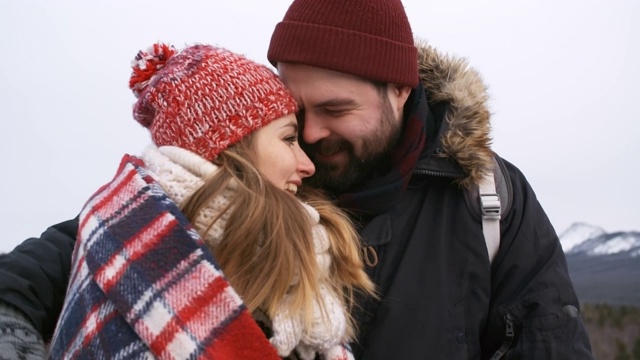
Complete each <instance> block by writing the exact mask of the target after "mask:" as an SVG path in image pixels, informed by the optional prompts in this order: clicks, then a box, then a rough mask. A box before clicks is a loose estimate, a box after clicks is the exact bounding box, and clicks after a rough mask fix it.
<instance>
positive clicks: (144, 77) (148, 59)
mask: <svg viewBox="0 0 640 360" xmlns="http://www.w3.org/2000/svg"><path fill="white" fill-rule="evenodd" d="M176 52H177V50H176V48H175V47H173V46H172V45H167V44H163V43H156V44H153V46H151V47H149V49H147V51H143V50H140V51H138V54H137V55H136V57H135V58H134V59H133V60H132V61H131V67H132V68H133V72H132V73H131V78H130V79H129V88H130V89H131V90H132V91H133V94H134V95H135V96H136V98H137V97H138V96H140V93H141V92H142V91H143V90H144V89H145V88H146V87H147V84H149V81H150V80H151V78H152V77H153V76H154V75H155V74H156V73H157V72H158V70H160V69H162V67H163V66H164V64H165V63H166V62H167V60H169V59H170V58H171V57H172V56H173V55H175V53H176Z"/></svg>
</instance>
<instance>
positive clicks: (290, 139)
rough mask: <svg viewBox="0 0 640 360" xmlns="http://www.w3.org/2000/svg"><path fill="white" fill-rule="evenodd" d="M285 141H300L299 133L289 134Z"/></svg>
mask: <svg viewBox="0 0 640 360" xmlns="http://www.w3.org/2000/svg"><path fill="white" fill-rule="evenodd" d="M284 141H286V142H288V143H291V144H293V143H295V142H296V141H298V135H289V136H287V137H285V138H284Z"/></svg>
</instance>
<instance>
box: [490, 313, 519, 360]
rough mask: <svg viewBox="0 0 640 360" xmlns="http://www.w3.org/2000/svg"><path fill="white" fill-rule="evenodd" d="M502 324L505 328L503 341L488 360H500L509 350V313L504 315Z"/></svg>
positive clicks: (510, 325)
mask: <svg viewBox="0 0 640 360" xmlns="http://www.w3.org/2000/svg"><path fill="white" fill-rule="evenodd" d="M504 322H505V324H506V328H507V331H506V333H505V338H504V341H503V342H502V346H500V348H499V349H498V351H496V352H495V354H493V356H492V357H491V359H489V360H500V359H501V358H502V357H503V356H504V354H506V353H507V350H509V348H510V347H511V343H513V337H514V332H513V319H512V318H511V315H510V314H509V313H506V314H504Z"/></svg>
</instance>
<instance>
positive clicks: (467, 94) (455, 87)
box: [416, 39, 493, 187]
mask: <svg viewBox="0 0 640 360" xmlns="http://www.w3.org/2000/svg"><path fill="white" fill-rule="evenodd" d="M416 46H417V47H418V71H419V74H420V78H421V80H422V84H423V86H424V87H425V89H426V91H427V99H428V101H429V104H433V103H438V102H443V101H444V102H447V103H448V104H449V109H448V110H447V114H446V116H445V120H444V123H443V124H442V125H441V126H446V128H445V131H444V132H442V135H441V138H440V146H441V147H442V149H443V150H444V152H445V154H444V156H449V157H452V158H453V159H455V160H456V162H457V163H458V164H459V165H460V166H461V167H462V168H463V169H464V171H465V173H466V174H467V176H466V177H465V178H463V179H462V180H460V181H459V182H460V185H462V186H465V187H468V186H471V185H472V184H477V183H479V182H480V180H481V179H482V177H483V176H484V175H485V174H486V173H488V172H490V171H491V169H492V161H493V160H492V159H493V152H492V150H491V136H490V131H491V125H490V122H489V120H490V116H491V114H490V113H489V109H488V106H487V101H488V100H489V95H488V94H487V87H486V86H485V84H484V83H483V81H482V79H481V77H480V74H478V72H477V71H475V70H474V69H473V68H471V67H469V64H468V62H467V60H466V59H464V58H455V57H453V56H449V55H443V54H440V53H439V52H438V51H437V50H436V49H435V48H433V47H431V46H429V45H428V44H427V42H425V41H423V40H420V39H416Z"/></svg>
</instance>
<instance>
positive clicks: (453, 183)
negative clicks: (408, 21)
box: [0, 44, 592, 360]
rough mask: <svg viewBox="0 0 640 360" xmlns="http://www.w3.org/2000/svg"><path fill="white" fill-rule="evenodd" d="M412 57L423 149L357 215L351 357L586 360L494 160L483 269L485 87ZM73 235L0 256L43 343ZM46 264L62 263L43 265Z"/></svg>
mask: <svg viewBox="0 0 640 360" xmlns="http://www.w3.org/2000/svg"><path fill="white" fill-rule="evenodd" d="M419 48H420V75H421V77H422V86H420V87H419V88H418V90H416V91H414V92H413V93H412V95H411V97H410V99H409V100H408V104H407V106H406V107H405V113H406V114H405V116H406V117H407V119H410V118H411V117H412V116H414V115H415V114H421V116H420V117H421V118H422V120H423V123H422V126H424V129H426V144H425V145H424V146H423V147H422V148H421V152H420V156H419V159H418V160H417V162H415V163H414V164H412V167H411V168H412V173H411V174H412V175H411V176H410V178H409V180H408V184H404V185H405V186H403V187H400V188H397V187H391V186H389V187H386V188H385V189H391V188H393V189H394V191H396V190H398V189H400V190H401V191H396V194H394V195H395V196H389V197H386V199H392V201H386V202H384V201H380V202H379V203H378V204H376V206H375V211H373V210H371V207H370V206H368V207H365V206H363V207H361V208H360V210H365V211H363V213H364V214H361V219H365V220H363V223H362V226H363V229H362V230H361V234H362V236H363V240H364V242H365V249H366V254H367V257H368V263H369V264H370V266H369V267H368V271H369V273H370V275H371V276H372V278H373V279H374V281H375V282H376V284H377V285H378V288H379V291H380V294H381V300H380V301H372V300H370V299H365V300H364V301H363V303H362V310H361V311H359V312H358V313H357V314H356V316H357V319H358V320H359V323H360V332H361V335H360V340H359V342H358V343H357V344H354V352H355V354H356V357H357V358H360V359H384V360H387V359H447V360H451V359H489V358H491V356H493V355H494V353H496V351H498V349H500V348H502V349H503V350H505V352H506V354H505V355H504V357H502V358H505V359H591V358H592V356H591V355H590V346H589V340H588V337H587V334H586V332H585V329H584V325H583V324H582V320H581V318H580V315H579V310H578V309H579V303H578V299H577V297H576V294H575V292H574V290H573V286H572V284H571V281H570V279H569V275H568V271H567V265H566V261H565V258H564V254H563V252H562V248H561V246H560V243H559V240H558V237H557V235H556V233H555V231H554V229H553V227H552V226H551V223H550V222H549V220H548V218H547V216H546V215H545V213H544V210H543V209H542V207H541V206H540V204H539V202H538V201H537V200H536V196H535V194H534V192H533V190H532V189H531V187H530V186H529V184H528V183H527V181H526V179H525V177H524V176H523V175H522V173H521V172H520V171H519V170H518V169H517V168H516V167H515V166H513V165H511V164H510V163H508V162H506V161H503V160H501V159H500V161H499V162H501V163H503V164H504V166H505V172H506V174H508V178H510V181H509V183H508V185H509V186H510V187H511V192H510V194H511V195H510V204H509V205H510V206H509V211H508V213H507V215H506V216H505V217H503V219H502V220H501V224H500V225H501V244H500V249H499V251H498V254H497V256H496V257H495V259H494V260H493V262H492V263H490V262H489V258H488V254H487V247H486V244H485V240H484V236H483V233H482V225H481V222H480V218H479V216H478V214H477V213H476V212H474V211H473V208H472V206H469V204H468V202H467V200H465V194H468V193H469V191H468V190H467V189H473V188H474V187H475V186H477V183H478V182H479V180H480V179H481V177H482V176H483V175H484V174H485V173H486V172H487V171H489V170H490V169H492V167H493V163H494V160H493V158H494V156H495V155H494V153H493V152H492V151H491V148H490V136H489V130H490V125H489V117H490V116H489V111H488V109H487V106H486V102H487V95H486V89H485V86H484V85H483V83H482V81H481V80H480V78H479V76H478V75H477V74H476V73H475V71H473V70H472V69H470V68H468V66H467V64H466V62H464V61H462V60H457V59H453V58H449V57H446V56H442V55H440V54H438V53H437V52H436V51H435V50H434V49H432V48H430V47H428V46H426V45H422V44H421V45H420V46H419ZM423 87H424V90H423ZM425 94H426V97H425ZM423 115H424V116H423ZM412 129H413V128H412ZM403 166H404V165H403ZM376 186H380V184H377V185H376ZM382 187H384V186H382ZM367 190H373V191H370V194H382V192H381V191H376V190H378V189H367ZM360 195H361V194H360ZM353 198H356V199H363V201H362V203H367V201H366V196H355V197H353ZM349 208H352V210H355V211H357V210H359V209H358V206H357V205H356V206H353V204H350V206H349ZM367 209H368V210H369V212H368V213H367V211H366V210H367ZM76 226H77V223H74V222H73V221H71V222H67V223H63V224H59V225H56V226H55V227H53V228H52V229H50V230H48V232H45V233H44V234H43V236H42V238H41V240H31V241H30V242H29V243H25V244H23V245H22V246H21V247H19V248H18V249H16V250H14V252H12V253H11V254H10V255H5V257H3V258H0V271H1V272H3V273H6V272H12V273H14V274H15V275H12V277H11V281H8V278H6V277H5V276H4V275H3V276H2V277H0V301H5V302H8V303H10V304H11V305H13V306H16V307H18V308H19V309H21V310H23V311H24V312H25V314H26V315H27V316H28V317H29V318H30V319H31V320H32V321H33V322H34V324H35V326H36V327H37V328H38V329H39V330H40V331H42V333H43V335H44V336H45V337H47V336H48V335H50V332H51V329H52V328H53V326H54V325H55V320H56V318H57V316H58V315H59V312H60V306H61V304H62V299H63V295H62V290H63V289H64V288H65V286H66V277H67V276H68V274H69V263H70V256H71V248H72V247H73V242H74V240H73V239H74V238H75V237H74V236H73V232H74V231H73V230H74V229H75V227H76ZM59 229H63V232H61V231H60V230H59ZM43 243H47V244H48V246H49V247H48V248H45V247H44V245H41V244H43ZM53 245H57V246H53ZM54 248H55V250H54ZM40 249H42V250H40ZM50 254H60V255H56V256H58V257H59V259H58V260H60V261H63V260H67V263H63V264H60V263H58V262H57V261H48V262H46V263H42V262H41V260H42V259H48V258H49V256H51V255H50ZM12 269H19V270H18V271H17V272H16V271H15V270H12ZM5 279H7V280H5ZM52 288H54V289H56V290H57V292H53V295H51V294H52V292H51V289H52ZM42 289H47V291H44V290H42Z"/></svg>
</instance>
